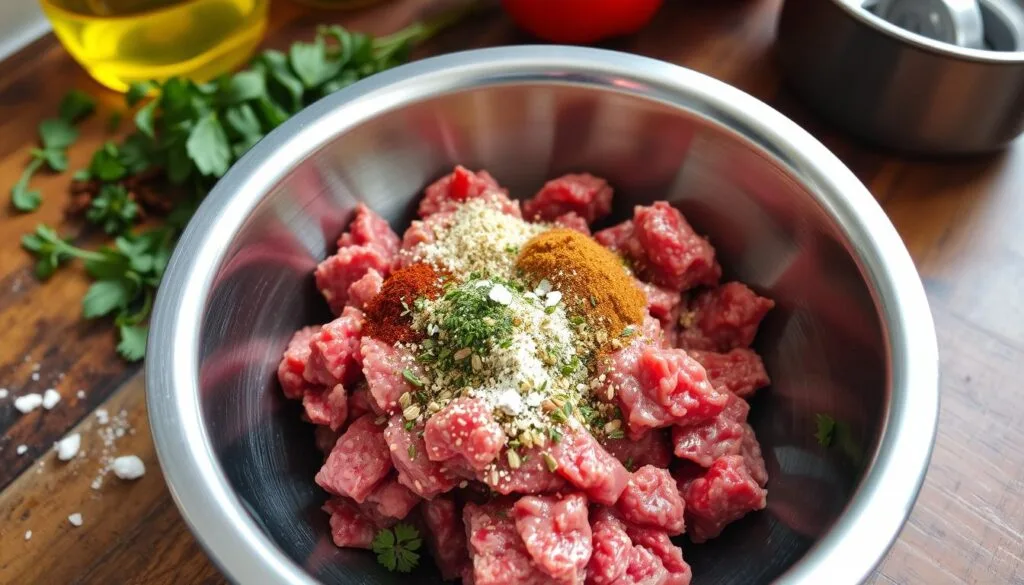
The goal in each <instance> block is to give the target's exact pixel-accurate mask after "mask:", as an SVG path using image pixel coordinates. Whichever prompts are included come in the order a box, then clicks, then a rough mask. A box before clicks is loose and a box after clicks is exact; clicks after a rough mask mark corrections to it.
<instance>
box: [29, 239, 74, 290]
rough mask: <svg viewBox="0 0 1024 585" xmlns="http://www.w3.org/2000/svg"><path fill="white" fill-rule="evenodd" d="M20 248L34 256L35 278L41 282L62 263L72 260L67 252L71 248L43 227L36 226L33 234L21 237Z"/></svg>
mask: <svg viewBox="0 0 1024 585" xmlns="http://www.w3.org/2000/svg"><path fill="white" fill-rule="evenodd" d="M21 247H23V248H25V249H26V250H28V251H29V252H31V253H32V254H33V255H35V257H36V259H37V262H36V276H37V277H38V278H39V279H41V280H46V279H47V278H49V277H50V276H51V275H53V273H54V271H56V270H57V268H58V267H59V266H60V265H61V264H62V263H63V262H65V261H67V260H70V259H71V258H72V255H71V253H70V252H69V251H68V250H69V249H70V248H72V246H71V245H70V244H68V243H67V241H66V240H63V239H62V238H61V237H60V236H58V235H57V232H55V231H53V229H51V228H49V227H47V226H45V225H38V226H36V231H35V232H33V233H31V234H25V235H24V236H22V237H21Z"/></svg>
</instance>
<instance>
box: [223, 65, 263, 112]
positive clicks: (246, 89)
mask: <svg viewBox="0 0 1024 585" xmlns="http://www.w3.org/2000/svg"><path fill="white" fill-rule="evenodd" d="M265 95H267V82H266V77H265V76H264V74H263V72H261V71H258V70H255V69H251V70H248V71H242V72H240V73H236V74H234V75H232V76H231V77H230V78H228V81H227V83H226V84H225V86H224V88H223V89H222V90H221V99H222V100H223V101H224V103H226V104H230V105H235V104H241V103H242V102H247V101H249V100H254V99H258V98H261V97H263V96H265Z"/></svg>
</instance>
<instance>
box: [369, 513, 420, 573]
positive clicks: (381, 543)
mask: <svg viewBox="0 0 1024 585" xmlns="http://www.w3.org/2000/svg"><path fill="white" fill-rule="evenodd" d="M422 545H423V540H422V539H421V538H420V533H419V531H418V530H416V528H415V527H413V526H410V525H409V524H396V525H395V526H394V528H384V529H382V530H381V531H380V532H378V533H377V535H376V536H374V538H373V542H372V543H371V545H370V546H371V548H372V549H373V552H375V553H377V562H378V563H380V564H381V565H382V566H384V568H386V569H387V570H389V571H398V572H400V573H408V572H410V571H412V570H413V569H414V568H416V565H417V564H419V560H420V555H419V554H418V553H416V552H415V551H417V550H419V548H420V547H421V546H422Z"/></svg>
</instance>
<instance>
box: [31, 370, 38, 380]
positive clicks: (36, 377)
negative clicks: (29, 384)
mask: <svg viewBox="0 0 1024 585" xmlns="http://www.w3.org/2000/svg"><path fill="white" fill-rule="evenodd" d="M32 381H33V382H38V381H39V372H32Z"/></svg>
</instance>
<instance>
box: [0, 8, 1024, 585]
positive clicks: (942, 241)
mask: <svg viewBox="0 0 1024 585" xmlns="http://www.w3.org/2000/svg"><path fill="white" fill-rule="evenodd" d="M272 4H273V7H272V17H271V18H272V20H271V30H270V32H269V33H268V38H267V42H266V45H267V46H273V47H278V48H280V47H283V46H286V45H287V44H288V43H290V42H291V41H292V40H295V39H298V38H306V37H308V36H309V35H310V34H311V33H312V31H313V30H314V28H315V25H316V24H319V23H324V22H341V23H343V24H345V25H347V26H351V27H353V28H355V29H357V30H363V31H367V32H372V33H378V34H383V33H388V32H391V31H394V30H397V29H398V28H400V27H401V26H404V25H405V24H407V23H408V22H411V21H412V20H414V19H415V18H416V17H417V14H420V13H421V11H422V9H423V8H424V6H426V5H428V4H429V1H428V0H396V1H395V2H391V3H387V4H384V5H380V6H378V7H376V8H372V9H367V10H363V11H360V12H357V13H351V14H344V15H343V14H340V13H330V12H327V13H315V12H312V11H309V10H307V9H302V8H298V7H296V6H295V5H293V4H291V3H289V2H288V1H287V0H274V2H272ZM780 4H781V0H670V1H669V2H668V3H667V5H666V7H665V8H664V9H663V12H662V13H661V14H660V15H659V17H658V19H657V21H656V22H655V23H653V24H652V25H651V26H650V27H648V28H647V29H646V30H644V31H643V32H642V33H640V34H638V35H636V36H634V37H630V38H627V39H621V40H618V41H615V42H612V43H609V45H608V46H609V47H611V48H615V49H620V50H627V51H633V52H636V53H640V54H643V55H648V56H652V57H657V58H660V59H664V60H667V61H672V62H674V63H678V64H681V65H685V66H687V67H691V68H693V69H696V70H699V71H701V72H704V73H707V74H710V75H712V76H714V77H717V78H719V79H722V80H724V81H726V82H728V83H731V84H733V85H736V86H738V87H740V88H741V89H743V90H746V91H748V92H750V93H752V94H754V95H755V96H757V97H759V98H761V99H762V100H764V101H766V102H768V103H769V104H772V105H773V106H775V107H776V108H778V109H779V110H781V111H782V112H784V113H785V114H787V115H789V116H790V117H792V118H793V119H795V120H796V121H797V122H799V123H801V124H802V125H804V126H805V127H806V128H808V129H809V130H810V131H811V132H813V133H814V134H815V135H816V136H818V137H819V138H820V139H822V140H823V141H824V142H825V143H826V144H827V145H828V146H829V147H830V148H832V149H833V150H834V151H835V152H836V153H837V154H838V155H839V157H840V158H841V159H843V161H844V162H845V163H846V164H847V165H849V166H850V168H852V169H853V171H854V172H855V173H856V174H857V175H858V176H859V177H860V178H861V180H863V181H864V183H865V184H867V185H868V186H869V187H870V189H871V191H872V193H874V195H875V197H876V198H877V199H878V200H879V201H880V202H881V203H882V204H883V205H884V207H885V209H886V211H887V212H888V214H889V216H890V217H891V218H892V221H893V223H894V224H895V225H896V228H897V229H898V230H899V232H900V234H901V235H902V236H903V239H904V241H905V242H906V244H907V246H908V247H909V249H910V252H911V254H912V255H913V257H914V260H915V261H916V263H917V267H918V269H919V270H920V272H921V275H922V278H923V279H924V283H925V287H926V289H927V291H928V296H929V299H930V301H931V307H932V312H933V314H934V316H935V322H936V325H937V328H938V335H939V346H940V352H941V361H942V411H941V416H940V421H939V436H938V441H937V444H936V447H935V454H934V456H933V458H932V464H931V468H930V470H929V473H928V477H927V481H926V483H925V487H924V490H923V491H922V493H921V496H920V498H919V499H918V502H917V506H916V508H915V510H914V513H913V516H912V517H911V519H910V521H909V523H908V524H907V525H906V527H905V528H904V530H903V532H902V534H901V536H900V538H899V541H898V542H897V543H896V545H895V546H894V547H893V549H892V551H891V553H890V554H889V556H888V557H887V558H886V560H885V561H884V562H883V563H882V565H881V566H880V567H879V570H878V571H877V573H876V574H875V576H874V577H873V578H872V580H871V583H876V584H882V583H901V584H902V583H925V584H929V585H936V584H942V583H985V584H996V583H1009V584H1024V396H1022V395H1021V381H1022V380H1024V233H1022V230H1021V225H1024V193H1021V191H1022V186H1024V142H1021V141H1018V142H1017V143H1016V144H1014V145H1013V146H1012V147H1011V148H1010V149H1008V150H1007V151H1006V152H1004V153H1002V154H998V155H993V156H986V157H981V158H973V159H968V160H958V161H939V162H930V161H926V160H910V159H907V158H902V157H898V156H893V155H890V154H887V153H884V152H880V151H878V150H877V149H874V148H870V147H866V146H864V145H861V144H856V143H854V142H852V141H850V140H847V139H845V138H844V137H842V136H841V135H838V134H837V133H835V132H834V131H833V130H832V129H830V128H828V127H827V126H825V125H823V124H822V123H821V122H819V121H818V120H816V119H815V118H814V117H813V116H811V115H810V114H809V113H808V112H807V111H806V110H805V109H804V108H803V107H802V106H801V105H800V104H799V103H797V102H796V101H795V100H794V99H793V98H792V97H791V96H790V95H789V94H788V93H787V92H786V91H785V89H784V88H783V87H782V86H781V84H780V81H779V76H778V71H777V68H776V66H775V62H774V57H773V52H772V44H773V37H774V27H775V19H776V16H777V13H778V9H779V6H780ZM528 41H529V39H528V38H527V37H525V36H523V35H522V34H521V33H518V32H517V31H516V30H515V29H514V28H513V27H512V25H511V24H510V23H509V22H508V21H507V20H505V19H504V18H503V17H502V15H501V14H500V12H497V11H492V12H490V13H484V14H482V15H479V16H477V17H475V18H474V20H472V21H470V22H465V23H462V24H460V25H459V26H457V27H456V28H454V29H451V30H449V31H447V32H446V33H444V34H443V35H441V36H440V37H438V38H437V39H435V40H434V41H432V42H431V43H430V44H429V45H428V46H427V47H425V48H424V50H422V51H421V52H420V53H423V54H427V53H436V52H444V51H452V50H456V49H460V48H468V47H477V46H487V45H498V44H509V43H523V42H528ZM72 87H79V88H82V89H84V90H86V91H89V92H90V93H93V94H95V95H99V96H101V97H100V100H101V108H102V109H103V110H105V111H110V110H111V109H112V108H114V107H116V106H118V105H119V104H120V103H121V98H120V96H117V95H115V94H113V93H110V92H107V91H104V90H102V89H101V88H100V87H99V86H98V85H97V84H95V83H94V82H92V81H91V80H90V79H89V78H88V77H87V76H86V75H85V74H84V73H83V72H82V71H81V69H79V68H78V66H77V65H76V64H75V63H74V62H73V61H72V60H71V58H70V57H69V56H68V55H67V54H66V53H65V52H64V51H63V50H62V49H61V48H60V46H59V44H58V43H57V42H56V40H55V39H54V38H53V37H49V36H48V37H46V38H44V39H41V40H40V41H38V42H36V43H34V44H33V45H31V46H29V47H28V48H26V49H25V50H23V51H22V52H21V53H19V54H18V55H15V56H14V57H12V58H10V59H8V60H7V61H5V62H3V63H0V185H2V186H3V195H2V200H3V201H4V203H6V197H7V187H8V186H9V185H12V184H13V183H14V182H15V181H16V180H17V177H18V176H19V174H20V173H21V170H22V168H23V167H24V165H25V163H26V161H27V159H28V151H29V149H30V148H31V147H32V146H34V145H35V138H36V125H37V124H38V123H39V121H40V120H42V119H44V118H46V117H51V116H53V115H54V113H55V112H56V107H57V102H58V101H59V100H60V98H61V97H62V96H63V95H64V93H65V92H66V91H67V90H68V89H70V88H72ZM104 118H105V116H95V117H93V118H92V119H91V120H90V121H88V122H87V123H86V124H85V125H84V126H83V138H82V139H81V140H80V141H79V142H78V144H76V145H75V146H74V147H73V148H72V150H71V153H70V157H71V168H72V169H75V168H80V167H83V166H85V164H86V163H87V162H88V157H89V155H90V153H91V152H92V151H93V150H94V149H95V148H96V145H97V144H99V143H101V142H102V141H103V140H105V139H107V138H108V136H107V135H106V133H105V129H104ZM67 181H68V178H67V175H65V176H45V174H41V175H40V176H39V177H38V178H37V179H36V180H35V181H34V185H36V186H38V187H39V188H40V189H41V190H42V192H43V194H44V199H45V202H44V203H43V206H42V208H41V209H40V210H39V211H38V212H36V213H34V214H29V215H20V214H14V213H13V212H12V211H11V210H10V209H9V208H8V207H7V206H6V205H4V206H3V208H2V210H0V339H2V343H0V388H7V389H8V390H9V391H10V392H9V396H8V397H7V398H5V399H0V433H2V436H0V488H2V489H3V491H2V492H0V583H11V584H14V583H17V584H36V583H39V584H64V583H161V584H162V583H167V584H171V583H222V582H224V579H223V577H221V576H220V575H219V573H218V572H217V570H216V569H215V568H214V567H213V566H212V565H211V564H210V562H209V561H208V559H207V558H206V556H205V555H204V553H203V552H202V550H201V549H200V547H199V546H198V545H197V544H196V542H195V540H194V539H193V538H192V536H191V534H190V533H189V531H188V529H187V528H186V527H185V525H184V524H183V522H182V521H181V518H180V516H179V515H178V512H177V509H176V508H175V506H174V503H173V502H172V501H171V499H170V496H169V494H168V492H167V489H166V487H165V486H164V482H163V478H162V476H161V473H160V468H159V465H158V463H157V460H156V456H155V453H154V449H153V444H152V440H151V437H150V434H149V427H148V423H147V420H146V414H145V395H144V389H143V384H142V380H141V369H140V367H139V366H132V365H126V364H125V363H123V362H122V361H120V360H119V359H118V358H117V357H116V355H115V352H114V337H113V334H112V331H111V327H110V326H109V323H107V322H104V321H91V322H84V321H82V320H81V319H80V313H81V306H80V299H81V297H82V294H83V293H84V292H85V289H86V287H87V286H88V281H87V280H86V278H85V277H84V275H83V274H82V273H81V272H80V271H78V270H77V269H75V270H66V271H63V272H61V273H59V274H58V275H57V276H56V277H55V278H54V279H52V280H51V281H50V282H48V283H39V282H37V281H36V280H35V278H34V277H33V272H32V259H31V258H30V257H29V256H28V255H27V254H25V253H23V252H22V250H21V249H20V248H19V245H18V241H19V238H20V236H21V234H23V233H25V232H27V231H30V230H31V229H33V228H34V226H35V225H36V224H37V223H40V222H46V223H50V224H58V225H59V226H60V228H61V231H62V232H64V233H69V234H79V233H80V227H81V226H79V225H78V224H77V223H75V222H74V221H66V220H64V217H63V209H64V205H65V204H66V202H67V194H66V186H67ZM80 239H81V240H82V241H85V242H92V241H95V242H97V243H98V242H99V241H100V239H98V238H96V237H94V236H91V235H89V234H85V233H82V234H80ZM47 388H55V389H57V390H58V391H59V392H60V393H61V395H62V401H61V402H60V403H59V404H58V405H57V406H56V407H55V408H53V409H52V410H49V411H46V410H43V409H39V410H37V411H35V412H32V413H30V414H27V415H22V414H20V413H19V412H18V411H17V410H15V408H14V406H13V399H14V397H15V396H20V395H22V394H25V393H29V392H42V391H44V390H45V389H47ZM79 390H81V391H82V392H79ZM0 394H2V393H0ZM98 409H104V410H105V411H106V413H107V414H108V417H109V418H110V419H117V420H110V421H109V422H107V423H106V424H101V420H100V418H101V417H102V413H101V414H99V415H97V412H98ZM119 414H120V416H118V415H119ZM118 427H119V428H122V429H124V432H123V436H118V435H119V434H121V433H116V432H115V428H118ZM71 429H76V431H77V432H80V433H81V436H82V450H83V451H84V453H85V456H84V457H82V458H78V459H75V460H73V461H72V462H70V463H60V462H58V461H57V460H56V458H55V456H54V454H53V452H52V450H51V446H52V444H53V442H54V441H56V440H58V439H60V438H61V437H63V436H64V435H66V434H67V433H68V432H70V430H71ZM20 445H25V446H26V448H27V451H26V452H25V453H24V454H20V455H19V454H18V452H17V451H18V450H19V449H18V446H20ZM129 453H133V454H136V455H138V456H140V457H141V458H142V459H143V460H144V461H145V463H146V466H147V470H148V473H147V474H146V475H145V477H143V478H142V479H140V480H138V481H136V482H131V483H129V482H124V481H119V480H117V479H116V478H113V476H112V475H109V476H107V477H106V478H102V479H104V481H103V482H102V485H100V486H98V489H93V485H94V482H95V481H96V479H97V477H99V475H98V471H99V468H100V466H101V463H100V461H101V458H102V456H103V455H104V454H107V455H119V454H129ZM73 513H80V514H81V515H82V517H83V522H84V524H83V525H82V526H81V527H77V528H76V527H73V526H72V525H71V524H70V523H69V521H68V520H67V517H68V515H70V514H73ZM28 531H31V538H30V539H26V534H27V533H28ZM698 585H699V584H698Z"/></svg>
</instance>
